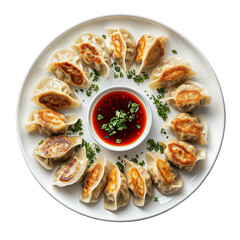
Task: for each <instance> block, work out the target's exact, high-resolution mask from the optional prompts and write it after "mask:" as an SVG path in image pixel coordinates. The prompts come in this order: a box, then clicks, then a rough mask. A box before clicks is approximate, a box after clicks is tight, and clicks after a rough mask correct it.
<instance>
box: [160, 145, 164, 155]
mask: <svg viewBox="0 0 240 240" xmlns="http://www.w3.org/2000/svg"><path fill="white" fill-rule="evenodd" d="M160 153H161V154H163V153H164V147H163V146H162V145H160Z"/></svg>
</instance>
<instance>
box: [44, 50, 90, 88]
mask: <svg viewBox="0 0 240 240" xmlns="http://www.w3.org/2000/svg"><path fill="white" fill-rule="evenodd" d="M46 70H48V71H50V72H51V73H53V74H54V75H55V76H56V77H57V78H58V79H59V80H62V81H64V82H66V83H67V84H70V85H74V86H77V87H82V88H86V89H88V88H89V87H90V85H91V81H90V75H89V71H88V67H87V66H86V64H85V63H84V61H83V60H82V58H81V56H80V55H79V54H77V53H76V52H74V51H73V50H71V49H68V48H63V49H58V50H57V51H56V52H54V53H53V54H52V56H51V57H50V59H49V62H48V64H47V67H46Z"/></svg>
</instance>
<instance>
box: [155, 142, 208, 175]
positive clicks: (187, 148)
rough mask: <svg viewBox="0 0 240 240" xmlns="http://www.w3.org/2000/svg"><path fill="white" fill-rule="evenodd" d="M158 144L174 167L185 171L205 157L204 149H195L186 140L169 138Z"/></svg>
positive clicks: (188, 170)
mask: <svg viewBox="0 0 240 240" xmlns="http://www.w3.org/2000/svg"><path fill="white" fill-rule="evenodd" d="M159 144H160V145H162V146H163V148H164V154H165V156H166V157H167V159H168V160H169V161H170V162H171V163H172V164H173V165H174V166H175V167H177V168H179V169H181V170H184V171H187V172H190V171H192V169H193V168H194V166H195V165H196V162H197V161H198V160H200V159H205V158H206V153H205V150H204V149H201V150H196V148H195V147H194V146H193V145H192V144H190V143H187V142H183V141H178V140H172V139H169V140H165V141H163V142H159Z"/></svg>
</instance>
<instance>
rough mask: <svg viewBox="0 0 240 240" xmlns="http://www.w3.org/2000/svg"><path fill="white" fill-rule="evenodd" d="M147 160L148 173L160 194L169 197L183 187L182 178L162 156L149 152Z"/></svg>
mask: <svg viewBox="0 0 240 240" xmlns="http://www.w3.org/2000/svg"><path fill="white" fill-rule="evenodd" d="M146 159H147V171H148V173H149V175H150V176H151V179H152V182H153V184H154V186H155V187H156V188H157V190H158V191H159V192H160V193H162V194H163V195H169V194H171V193H174V192H176V191H177V190H178V189H180V188H181V187H182V185H183V180H182V178H181V176H180V175H179V174H178V172H177V171H176V170H175V169H174V168H173V167H171V165H170V163H169V162H168V161H167V159H166V158H164V157H163V156H162V155H161V154H159V153H151V152H147V153H146Z"/></svg>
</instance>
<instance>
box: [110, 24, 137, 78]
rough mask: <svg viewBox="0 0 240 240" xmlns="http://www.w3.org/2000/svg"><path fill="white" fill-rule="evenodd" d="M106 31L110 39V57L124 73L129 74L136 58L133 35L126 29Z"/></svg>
mask: <svg viewBox="0 0 240 240" xmlns="http://www.w3.org/2000/svg"><path fill="white" fill-rule="evenodd" d="M106 30H107V32H108V34H109V38H110V46H109V53H110V55H111V56H112V58H113V60H114V61H115V62H116V63H117V64H118V65H119V66H120V67H121V68H122V69H123V71H124V72H125V73H128V71H129V69H130V67H131V66H132V63H133V62H134V59H135V56H136V41H135V39H134V37H133V35H132V33H130V32H129V31H127V30H126V29H124V28H119V29H112V28H106Z"/></svg>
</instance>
